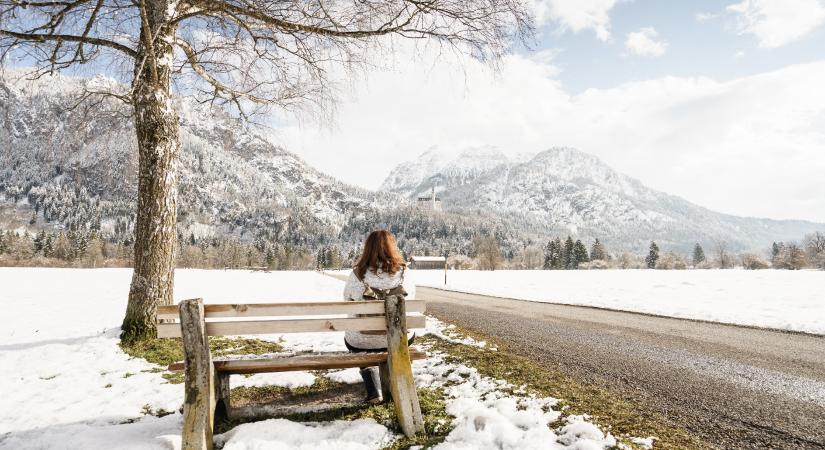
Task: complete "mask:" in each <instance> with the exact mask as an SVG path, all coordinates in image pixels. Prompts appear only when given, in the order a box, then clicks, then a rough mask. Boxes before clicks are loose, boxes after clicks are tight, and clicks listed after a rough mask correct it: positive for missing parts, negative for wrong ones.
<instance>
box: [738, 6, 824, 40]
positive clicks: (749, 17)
mask: <svg viewBox="0 0 825 450" xmlns="http://www.w3.org/2000/svg"><path fill="white" fill-rule="evenodd" d="M727 10H728V11H730V12H733V13H735V14H737V28H738V31H739V33H740V34H744V33H750V34H753V35H754V36H756V38H757V39H758V40H759V46H760V47H762V48H777V47H781V46H783V45H785V44H787V43H789V42H793V41H795V40H798V39H801V38H802V37H804V36H805V35H807V34H809V33H810V32H812V31H813V30H815V29H816V28H817V27H819V26H820V25H822V24H823V23H825V4H823V2H822V0H743V1H742V2H741V3H736V4H733V5H730V6H728V8H727Z"/></svg>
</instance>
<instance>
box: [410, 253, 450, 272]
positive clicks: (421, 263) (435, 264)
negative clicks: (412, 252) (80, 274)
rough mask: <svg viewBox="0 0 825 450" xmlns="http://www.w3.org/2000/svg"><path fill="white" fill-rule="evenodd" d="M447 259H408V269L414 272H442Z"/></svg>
mask: <svg viewBox="0 0 825 450" xmlns="http://www.w3.org/2000/svg"><path fill="white" fill-rule="evenodd" d="M445 264H447V258H445V257H443V256H413V257H411V258H410V264H409V266H410V269H415V270H444V265H445Z"/></svg>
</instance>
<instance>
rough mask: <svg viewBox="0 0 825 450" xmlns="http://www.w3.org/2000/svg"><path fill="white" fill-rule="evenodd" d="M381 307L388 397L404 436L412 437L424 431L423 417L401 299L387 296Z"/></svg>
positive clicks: (402, 300) (404, 308)
mask: <svg viewBox="0 0 825 450" xmlns="http://www.w3.org/2000/svg"><path fill="white" fill-rule="evenodd" d="M384 307H385V308H386V313H387V315H386V318H387V366H388V367H389V377H388V378H389V385H390V392H391V394H392V401H393V405H394V406H395V414H396V416H397V417H398V423H399V424H400V425H401V430H402V431H404V434H405V435H406V436H408V437H413V436H415V434H416V433H419V432H422V431H424V418H423V417H422V415H421V406H420V405H419V403H418V394H417V393H416V392H415V382H414V381H413V375H412V364H411V363H410V348H409V345H408V343H407V323H406V307H405V305H404V299H401V298H398V297H396V296H391V297H388V298H387V299H386V300H385V301H384Z"/></svg>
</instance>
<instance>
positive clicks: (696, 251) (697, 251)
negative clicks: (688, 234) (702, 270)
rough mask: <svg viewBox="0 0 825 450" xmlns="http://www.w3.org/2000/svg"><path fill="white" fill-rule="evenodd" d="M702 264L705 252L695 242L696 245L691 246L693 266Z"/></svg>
mask: <svg viewBox="0 0 825 450" xmlns="http://www.w3.org/2000/svg"><path fill="white" fill-rule="evenodd" d="M703 262H705V251H704V250H703V249H702V246H701V245H699V243H698V242H697V243H696V245H695V246H693V266H694V267H696V266H698V265H699V264H702V263H703Z"/></svg>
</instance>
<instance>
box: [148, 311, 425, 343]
mask: <svg viewBox="0 0 825 450" xmlns="http://www.w3.org/2000/svg"><path fill="white" fill-rule="evenodd" d="M425 326H426V319H425V318H424V316H407V328H424V327H425ZM157 327H158V337H159V338H172V337H180V336H181V330H180V324H179V323H161V324H158V326H157ZM386 328H387V322H386V319H385V318H384V317H347V318H340V319H289V320H247V321H234V322H207V323H206V333H207V334H208V335H209V336H237V335H247V334H281V333H316V332H324V331H383V330H386Z"/></svg>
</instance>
